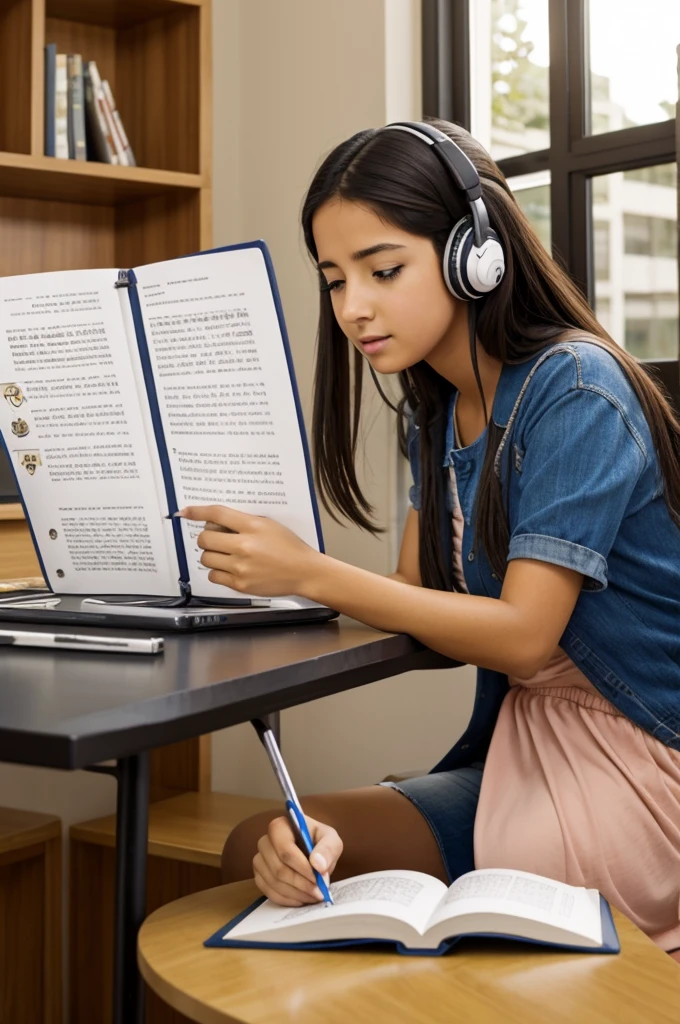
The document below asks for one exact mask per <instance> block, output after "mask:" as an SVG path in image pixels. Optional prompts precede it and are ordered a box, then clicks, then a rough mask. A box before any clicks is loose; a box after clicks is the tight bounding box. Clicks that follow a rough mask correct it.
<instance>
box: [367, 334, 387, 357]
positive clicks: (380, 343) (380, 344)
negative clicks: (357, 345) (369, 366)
mask: <svg viewBox="0 0 680 1024" xmlns="http://www.w3.org/2000/svg"><path fill="white" fill-rule="evenodd" d="M389 340H390V335H389V334H388V335H386V336H385V337H384V338H375V339H373V340H372V341H362V342H361V347H362V348H363V350H364V352H367V353H368V354H369V355H374V354H375V353H376V352H380V351H382V349H383V348H384V347H385V345H386V344H387V342H388V341H389Z"/></svg>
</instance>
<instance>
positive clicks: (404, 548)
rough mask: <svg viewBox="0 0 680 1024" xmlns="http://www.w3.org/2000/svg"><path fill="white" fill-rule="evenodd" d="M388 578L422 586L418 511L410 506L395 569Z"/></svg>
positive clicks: (414, 585) (413, 585)
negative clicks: (419, 560)
mask: <svg viewBox="0 0 680 1024" xmlns="http://www.w3.org/2000/svg"><path fill="white" fill-rule="evenodd" d="M388 578H389V579H391V580H397V581H398V582H399V583H410V584H411V586H412V587H420V586H422V582H421V579H420V566H419V564H418V513H417V511H416V510H415V509H414V508H410V509H409V510H408V515H407V516H406V524H405V526H404V533H403V536H402V538H401V548H400V551H399V562H398V563H397V571H396V572H393V573H390V575H389V577H388Z"/></svg>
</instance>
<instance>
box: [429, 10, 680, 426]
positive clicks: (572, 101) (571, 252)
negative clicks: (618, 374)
mask: <svg viewBox="0 0 680 1024" xmlns="http://www.w3.org/2000/svg"><path fill="white" fill-rule="evenodd" d="M421 2H422V63H423V114H424V116H426V117H428V116H430V117H442V118H444V119H445V120H448V121H455V122H456V123H457V124H460V125H462V126H463V127H464V128H466V129H468V131H469V130H470V88H471V84H470V17H469V3H470V2H474V0H421ZM548 5H549V11H548V17H549V33H550V68H549V83H550V106H549V117H550V146H549V148H548V149H542V150H538V151H536V152H533V153H522V154H519V155H517V156H511V157H506V158H505V159H502V160H499V161H498V166H499V168H500V169H501V171H502V172H503V174H504V175H505V177H506V178H511V177H515V176H517V175H521V174H530V173H532V172H535V171H544V170H549V171H550V182H551V201H550V212H551V229H552V251H553V258H554V259H555V260H557V261H558V262H559V263H560V264H561V266H563V267H564V269H565V270H566V271H567V273H568V274H569V275H570V277H571V278H572V280H573V281H574V282H575V283H576V284H577V285H578V287H579V288H580V289H581V291H582V292H583V293H584V294H585V295H586V297H587V298H588V301H589V302H590V303H591V305H592V303H593V300H594V295H595V251H594V237H593V224H592V221H593V218H592V216H591V210H592V205H591V188H592V182H591V179H592V177H593V176H595V175H601V174H611V173H613V172H616V171H626V170H634V169H637V168H641V167H651V166H654V165H655V164H663V163H673V162H675V163H679V162H680V117H678V116H677V115H676V117H675V119H669V120H667V121H661V122H658V123H655V124H648V125H639V126H635V127H632V128H623V129H620V130H617V131H612V132H602V133H599V134H597V135H588V134H587V129H588V122H589V118H590V74H589V67H588V53H589V45H588V42H589V40H588V29H589V21H588V0H548ZM678 42H679V43H680V40H679V41H678ZM679 173H680V168H679ZM678 232H679V233H680V216H679V217H678ZM676 250H680V246H676ZM678 268H679V274H678V278H679V288H678V292H679V294H680V251H678ZM678 357H679V358H676V359H661V360H651V361H650V362H649V365H650V368H653V369H654V370H655V371H656V372H657V373H658V374H659V376H660V377H661V379H662V381H663V383H664V384H665V385H666V387H667V388H668V389H669V391H670V392H671V394H672V397H673V399H674V401H675V403H676V406H678V408H680V330H679V337H678Z"/></svg>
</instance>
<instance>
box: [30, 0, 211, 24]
mask: <svg viewBox="0 0 680 1024" xmlns="http://www.w3.org/2000/svg"><path fill="white" fill-rule="evenodd" d="M201 3H202V0H45V14H46V16H47V17H48V18H64V19H65V20H66V21H78V22H83V23H86V24H89V25H103V26H105V27H106V28H115V29H121V28H131V27H133V26H134V25H139V24H141V23H142V22H144V21H150V20H151V19H152V18H162V17H165V16H166V15H168V14H174V13H175V12H176V11H177V10H178V9H180V8H182V7H198V6H200V4H201Z"/></svg>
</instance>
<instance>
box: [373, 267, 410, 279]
mask: <svg viewBox="0 0 680 1024" xmlns="http://www.w3.org/2000/svg"><path fill="white" fill-rule="evenodd" d="M402 266H403V264H399V265H398V266H396V267H390V269H389V270H376V271H375V273H374V275H373V276H374V277H377V278H378V280H379V281H393V280H394V278H395V277H398V276H399V274H400V273H401V270H402Z"/></svg>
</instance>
